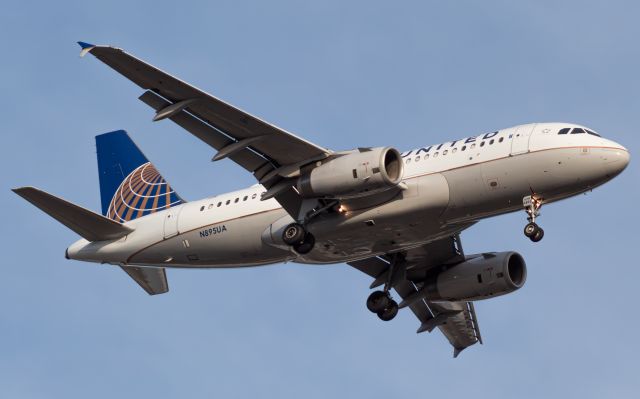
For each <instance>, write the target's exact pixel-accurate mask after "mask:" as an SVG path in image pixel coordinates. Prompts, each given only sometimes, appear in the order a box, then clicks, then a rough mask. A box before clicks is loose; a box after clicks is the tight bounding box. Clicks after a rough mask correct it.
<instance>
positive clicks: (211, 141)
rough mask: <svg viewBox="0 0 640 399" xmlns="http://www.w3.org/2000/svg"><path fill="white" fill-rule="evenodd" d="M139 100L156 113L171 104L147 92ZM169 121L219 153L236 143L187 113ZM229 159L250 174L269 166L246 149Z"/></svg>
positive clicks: (171, 117)
mask: <svg viewBox="0 0 640 399" xmlns="http://www.w3.org/2000/svg"><path fill="white" fill-rule="evenodd" d="M139 98H140V100H141V101H142V102H144V103H145V104H147V105H148V106H150V107H151V108H153V109H154V110H156V111H160V110H162V109H164V108H166V107H167V106H170V104H171V103H170V102H169V101H167V100H165V99H164V98H162V97H161V96H159V95H157V94H156V93H154V92H152V91H146V92H145V93H144V94H143V95H141V96H140V97H139ZM169 119H171V120H172V121H173V122H174V123H176V124H177V125H178V126H180V127H182V128H183V129H185V130H186V131H188V132H189V133H191V134H193V135H194V136H195V137H197V138H199V139H200V140H202V141H203V142H205V143H206V144H207V145H209V146H210V147H213V148H215V149H216V150H218V151H219V150H221V149H222V148H224V147H226V146H228V145H230V144H232V143H234V140H233V139H232V138H230V137H229V136H227V135H226V134H224V133H222V132H221V131H219V130H217V129H215V128H213V127H211V126H209V125H207V124H206V123H204V122H203V121H201V120H199V119H198V118H196V117H195V116H193V115H191V114H189V113H187V112H179V113H177V114H175V115H173V116H170V117H169ZM229 159H231V160H232V161H234V162H235V163H237V164H238V165H240V166H242V168H244V169H245V170H247V171H248V172H250V173H254V171H256V170H258V169H260V168H261V167H262V166H263V165H265V164H269V161H268V160H267V159H265V158H264V157H262V156H260V155H258V154H256V153H254V152H252V151H251V150H249V149H246V148H245V149H243V150H240V151H238V152H236V153H234V154H233V155H231V156H229ZM272 169H273V166H270V170H272Z"/></svg>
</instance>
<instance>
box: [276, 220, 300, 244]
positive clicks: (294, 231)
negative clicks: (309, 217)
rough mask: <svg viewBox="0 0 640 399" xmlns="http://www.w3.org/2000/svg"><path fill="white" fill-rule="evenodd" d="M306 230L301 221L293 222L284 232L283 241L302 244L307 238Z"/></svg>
mask: <svg viewBox="0 0 640 399" xmlns="http://www.w3.org/2000/svg"><path fill="white" fill-rule="evenodd" d="M305 234H306V231H305V230H304V227H302V225H301V224H299V223H291V224H290V225H288V226H287V227H285V229H284V231H283V232H282V241H284V243H285V244H287V245H295V244H301V243H302V241H303V240H304V239H305Z"/></svg>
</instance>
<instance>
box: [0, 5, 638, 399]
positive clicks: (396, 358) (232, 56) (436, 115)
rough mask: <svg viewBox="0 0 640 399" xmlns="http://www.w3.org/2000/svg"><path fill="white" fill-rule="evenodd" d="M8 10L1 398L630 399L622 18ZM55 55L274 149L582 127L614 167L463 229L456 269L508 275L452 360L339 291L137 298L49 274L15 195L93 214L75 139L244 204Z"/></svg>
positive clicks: (75, 270) (91, 172)
mask: <svg viewBox="0 0 640 399" xmlns="http://www.w3.org/2000/svg"><path fill="white" fill-rule="evenodd" d="M318 3H319V2H299V1H270V2H259V1H256V2H245V1H225V2H214V1H201V2H180V3H176V2H163V1H138V2H128V1H110V2H103V4H101V5H100V4H92V3H91V2H86V1H83V2H55V3H52V2H32V1H23V2H9V3H7V4H5V5H3V9H2V12H1V13H0V32H1V33H2V35H0V44H1V48H2V49H3V56H2V62H1V63H0V71H1V72H2V73H1V74H0V89H1V91H2V93H3V96H1V97H0V109H1V110H2V122H0V123H1V124H2V135H3V139H4V140H3V144H4V145H3V149H4V150H3V154H2V158H1V159H2V160H1V162H2V168H1V169H0V177H1V179H2V185H1V187H2V194H1V195H0V200H1V201H2V208H3V209H5V210H7V211H8V214H7V215H5V216H6V217H5V218H4V220H3V223H2V224H0V226H1V227H0V228H1V229H2V237H3V240H2V244H1V245H2V252H3V256H4V260H3V262H2V263H3V270H2V277H1V278H0V332H1V335H0V337H1V339H0V396H2V397H21V398H49V397H66V398H85V397H92V398H111V397H114V396H125V397H134V396H138V397H151V396H154V397H159V398H163V397H177V396H180V397H226V398H248V397H256V396H260V397H263V396H269V397H283V398H286V397H295V398H298V397H301V396H302V397H307V398H326V397H346V396H350V397H369V398H378V397H387V398H388V397H398V396H403V397H424V396H427V395H428V396H434V395H437V396H438V397H462V395H465V396H468V397H484V396H491V397H493V398H511V397H513V396H514V395H518V396H519V397H521V398H540V397H543V396H544V397H566V396H569V397H578V396H579V397H582V398H602V397H616V398H632V397H637V391H638V390H639V389H640V382H639V381H638V378H637V372H638V354H639V353H640V343H639V341H638V339H637V331H638V330H639V329H640V322H639V321H638V317H637V316H636V313H637V304H636V303H635V299H636V294H637V292H638V281H639V280H640V271H639V270H638V262H637V256H636V254H635V249H636V245H637V241H638V231H637V225H638V221H639V219H638V215H637V214H636V213H634V212H636V211H637V209H638V205H637V204H638V203H639V202H640V195H639V194H640V193H639V191H640V190H639V189H638V185H637V182H638V179H639V177H640V173H639V170H638V166H637V160H636V159H635V157H636V156H638V155H637V154H639V153H640V139H639V138H638V135H637V130H638V126H639V124H638V110H640V94H639V93H640V79H638V71H639V70H640V47H638V45H637V39H638V37H640V26H639V25H638V24H637V15H638V13H639V12H640V5H638V3H637V2H631V1H608V2H582V1H551V0H538V1H521V2H513V1H484V2H473V1H456V2H442V1H415V2H410V1H407V2H401V4H398V3H400V2H388V1H387V2H377V1H364V2H349V3H348V4H345V3H346V2H341V1H324V2H321V3H322V4H318ZM77 40H84V41H89V42H94V43H100V44H113V45H116V46H118V47H122V48H124V49H126V50H127V51H129V52H131V53H133V54H135V55H136V56H138V57H141V58H143V59H145V60H147V61H149V62H151V63H152V64H154V65H157V66H159V67H160V68H162V69H164V70H167V71H169V72H171V73H173V74H174V75H176V76H179V77H181V78H182V79H184V80H186V81H189V82H191V83H193V84H195V85H196V86H198V87H200V88H202V89H204V90H206V91H208V92H210V93H213V94H215V95H216V96H218V97H221V98H223V99H225V100H227V101H229V102H231V103H233V104H235V105H237V106H239V107H241V108H243V109H246V110H247V111H249V112H251V113H253V114H255V115H258V116H260V117H262V118H264V119H266V120H268V121H270V122H272V123H274V124H277V125H279V126H282V127H283V128H285V129H287V130H290V131H292V132H294V133H296V134H298V135H301V136H304V137H305V138H307V139H309V140H311V141H313V142H315V143H318V144H320V145H324V146H326V147H329V148H332V149H335V150H340V149H350V148H354V147H356V146H377V145H393V146H396V147H397V148H399V149H400V150H406V149H410V148H413V147H417V146H421V145H425V144H429V143H438V142H443V141H447V140H449V139H453V138H458V137H461V136H469V135H474V134H479V133H482V132H486V131H492V130H496V129H499V128H505V127H508V126H512V125H516V124H520V123H527V122H534V121H567V122H576V123H581V124H584V125H587V126H589V127H591V128H593V129H595V130H596V131H598V132H600V133H601V134H603V135H604V136H606V137H608V138H611V139H613V140H615V141H618V142H620V143H622V144H623V145H625V146H626V147H627V148H628V149H629V150H630V151H631V153H632V162H631V164H630V166H629V167H628V169H627V170H626V171H625V172H624V173H623V174H622V175H621V176H619V177H618V178H616V179H615V180H614V181H612V182H611V183H609V184H607V185H605V186H604V187H602V188H599V189H597V190H595V191H594V192H592V193H588V194H587V195H582V196H579V197H577V198H573V199H571V200H568V201H563V202H560V203H557V204H554V205H551V206H548V207H545V208H543V212H542V213H543V216H542V218H541V219H540V224H541V225H542V226H543V227H544V228H545V232H546V235H545V239H544V240H543V241H542V242H541V243H539V244H533V243H531V242H530V241H529V240H527V239H526V238H525V237H524V236H523V235H522V232H521V231H522V227H523V225H524V222H525V216H524V214H523V213H517V214H512V215H506V216H501V217H498V218H494V219H490V220H486V221H483V222H482V223H479V224H478V225H476V226H474V227H473V228H471V229H470V230H468V231H467V232H466V233H465V234H464V235H463V243H464V246H465V250H466V252H467V253H474V252H480V251H492V250H495V251H502V250H516V251H519V252H520V253H522V254H523V256H524V257H525V259H526V260H527V262H528V266H529V275H528V281H527V284H526V285H525V287H524V288H523V289H521V290H519V291H518V292H516V293H514V294H512V295H507V296H504V297H500V298H496V299H492V300H489V301H484V302H479V303H477V304H476V308H477V312H478V316H479V319H480V327H481V330H482V333H483V337H484V340H485V345H483V346H480V345H476V346H474V347H472V348H469V349H468V350H466V351H465V352H464V353H463V354H462V355H461V356H460V357H459V358H458V359H455V360H454V359H452V358H451V348H450V347H449V345H448V344H447V343H446V340H445V339H444V338H443V337H442V336H441V335H440V334H438V333H433V334H431V335H428V334H420V335H417V334H415V330H416V329H417V327H418V322H417V320H415V319H414V317H413V316H412V315H411V314H410V313H409V312H406V311H405V312H401V313H400V315H399V316H398V317H397V318H396V319H395V320H393V322H390V323H383V322H380V321H379V320H378V319H377V318H376V317H375V316H374V315H372V314H370V313H369V312H368V311H367V310H366V309H365V307H364V301H365V298H366V296H367V295H368V293H369V290H368V288H367V287H368V285H369V278H368V277H367V276H364V275H362V274H359V272H357V271H355V270H353V269H351V268H349V267H348V266H346V265H335V266H301V265H294V264H286V265H274V266H270V267H264V268H249V269H241V270H204V271H199V270H195V271H194V270H184V271H179V270H178V271H174V270H170V271H169V273H168V276H169V284H170V287H171V292H170V293H169V294H167V295H162V296H158V297H149V296H147V295H146V294H145V293H144V292H143V291H142V290H141V289H140V288H139V287H138V286H136V285H135V284H134V283H133V282H132V281H131V280H130V279H129V278H128V277H127V276H126V275H125V274H124V273H123V272H122V271H121V270H119V269H117V268H113V267H109V266H99V265H95V264H85V263H79V262H72V261H67V260H65V259H64V257H63V253H64V249H65V248H66V247H67V245H68V244H69V243H71V242H72V241H74V240H76V239H77V236H75V234H74V233H73V232H71V231H69V230H67V229H66V228H64V227H63V226H61V225H59V224H58V223H56V222H55V221H53V220H52V219H50V218H48V217H47V216H46V215H44V214H42V213H41V212H39V211H37V210H36V209H35V208H33V207H31V205H29V204H28V203H26V202H25V201H23V200H22V199H20V198H19V197H17V196H16V195H14V194H13V193H11V192H10V191H9V188H11V187H15V186H20V185H35V186H38V187H40V188H43V189H45V190H48V191H51V192H53V193H56V194H58V195H61V196H63V197H65V198H67V199H70V200H72V201H74V202H76V203H78V204H81V205H83V206H86V207H89V208H92V209H95V210H96V211H98V210H99V208H100V206H99V204H100V201H99V192H98V182H97V171H96V159H95V146H94V139H93V137H94V136H95V135H96V134H99V133H104V132H107V131H111V130H115V129H121V128H123V129H126V130H127V131H129V133H130V135H131V136H132V137H133V139H134V140H135V141H136V142H137V143H138V145H139V146H140V147H141V148H142V149H143V151H144V152H145V153H146V155H147V157H148V158H150V159H151V160H152V161H153V162H154V163H155V164H156V166H157V167H158V168H159V169H160V170H161V172H162V174H163V175H164V176H165V177H166V178H167V180H169V181H170V182H171V184H172V185H173V186H174V187H175V188H176V189H177V190H178V191H179V192H180V194H181V195H182V196H183V197H185V198H187V199H196V198H201V197H204V196H208V195H212V194H216V193H221V192H225V191H230V190H234V189H238V188H241V187H243V186H247V185H250V184H253V181H252V178H251V176H249V175H248V174H247V173H245V172H244V170H242V169H241V168H238V167H236V166H235V165H233V164H232V163H231V162H230V161H222V162H220V163H216V164H212V163H211V162H210V161H209V160H210V159H211V156H212V155H213V153H212V151H213V150H212V149H211V148H209V147H207V146H206V145H203V144H202V143H200V142H199V141H197V140H196V139H195V138H193V137H192V136H190V135H189V134H188V133H186V132H184V131H182V130H181V129H180V128H179V127H177V126H175V125H173V124H171V123H170V122H168V121H164V122H159V123H152V122H151V118H152V116H153V112H152V111H151V109H149V108H147V107H146V106H145V105H144V104H142V103H141V102H140V101H139V100H137V96H138V95H139V94H140V93H141V91H140V89H139V88H137V87H136V86H135V85H133V84H132V83H130V82H129V81H127V80H126V79H124V78H123V77H121V76H119V75H118V74H116V73H115V72H113V71H112V70H110V69H109V68H108V67H106V66H105V65H103V64H101V63H100V62H98V61H97V60H96V59H94V58H93V57H86V58H85V59H80V58H78V53H79V47H78V46H77V45H76V44H75V42H76V41H77Z"/></svg>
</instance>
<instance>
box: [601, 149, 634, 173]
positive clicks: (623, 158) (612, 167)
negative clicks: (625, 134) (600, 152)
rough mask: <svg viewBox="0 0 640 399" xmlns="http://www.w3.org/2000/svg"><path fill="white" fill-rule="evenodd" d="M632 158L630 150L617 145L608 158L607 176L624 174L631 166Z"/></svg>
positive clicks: (606, 164) (606, 165)
mask: <svg viewBox="0 0 640 399" xmlns="http://www.w3.org/2000/svg"><path fill="white" fill-rule="evenodd" d="M630 158H631V156H630V155H629V150H627V149H626V148H624V147H623V146H621V145H619V144H617V143H616V146H615V147H614V148H613V149H612V150H611V151H609V152H608V154H607V156H606V161H605V162H606V163H605V169H606V171H607V175H608V176H610V177H614V176H617V175H619V174H620V173H622V171H623V170H625V168H626V167H627V165H629V160H630Z"/></svg>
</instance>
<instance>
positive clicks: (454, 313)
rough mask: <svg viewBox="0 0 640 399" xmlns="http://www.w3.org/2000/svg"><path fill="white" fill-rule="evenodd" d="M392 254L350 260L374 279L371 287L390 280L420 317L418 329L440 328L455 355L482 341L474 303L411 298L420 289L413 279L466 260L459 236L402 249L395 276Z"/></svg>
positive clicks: (418, 278)
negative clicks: (392, 268)
mask: <svg viewBox="0 0 640 399" xmlns="http://www.w3.org/2000/svg"><path fill="white" fill-rule="evenodd" d="M392 256H397V254H393V255H385V256H382V257H373V258H367V259H363V260H358V261H353V262H347V263H348V264H349V265H350V266H353V267H355V268H356V269H358V270H360V271H362V272H364V273H366V274H368V275H370V276H371V277H373V278H374V279H375V280H374V281H373V283H372V284H371V288H373V287H376V286H379V285H382V284H384V282H385V281H387V280H390V281H391V285H392V286H393V288H394V289H395V290H396V292H397V293H398V295H400V297H401V298H402V299H403V300H408V303H410V304H409V305H408V307H409V308H410V309H411V311H412V312H413V313H414V314H415V315H416V317H417V318H418V320H420V322H421V325H420V327H419V328H418V331H417V332H418V333H421V332H424V331H429V332H431V331H433V329H435V328H436V327H438V329H440V331H441V332H442V333H443V334H444V336H445V337H446V338H447V340H448V341H449V343H451V345H452V346H453V356H454V357H457V356H458V355H459V354H460V352H462V350H464V349H465V348H467V347H469V346H471V345H474V344H475V343H476V342H480V343H482V337H481V336H480V328H479V326H478V321H477V318H476V313H475V308H474V306H473V302H449V301H438V302H432V301H427V300H424V299H420V300H417V301H416V300H411V297H412V296H413V295H414V294H416V295H417V292H418V289H419V288H420V287H418V286H417V285H416V284H415V283H414V282H413V281H420V280H424V279H425V277H426V276H427V275H428V274H429V273H430V272H433V270H434V268H435V267H437V266H439V265H443V264H455V263H458V262H462V261H464V259H465V257H464V253H463V252H462V245H461V244H460V238H459V236H457V235H456V236H452V237H447V238H443V239H440V240H437V241H434V242H431V243H429V244H426V245H423V246H421V247H418V248H414V249H409V250H406V251H403V252H400V256H402V257H403V259H404V260H403V262H402V268H401V270H400V273H397V272H393V274H394V276H391V277H389V275H388V273H389V271H390V268H389V264H390V261H391V257H392Z"/></svg>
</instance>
